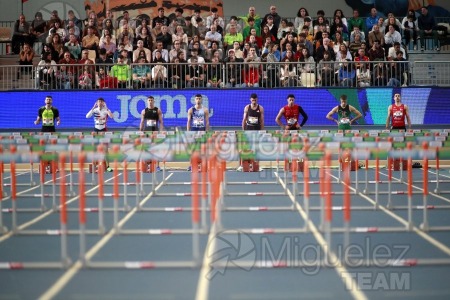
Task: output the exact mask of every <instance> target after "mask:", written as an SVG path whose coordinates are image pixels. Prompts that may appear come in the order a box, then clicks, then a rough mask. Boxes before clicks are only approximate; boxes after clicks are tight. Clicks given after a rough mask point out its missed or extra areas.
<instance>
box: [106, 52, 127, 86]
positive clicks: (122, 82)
mask: <svg viewBox="0 0 450 300" xmlns="http://www.w3.org/2000/svg"><path fill="white" fill-rule="evenodd" d="M110 76H111V77H115V78H116V79H117V87H118V88H121V89H125V88H127V86H128V83H129V82H130V80H131V68H130V66H129V65H127V64H125V63H124V57H123V56H122V55H119V56H118V57H117V63H116V64H115V65H114V66H113V67H112V68H111V71H110Z"/></svg>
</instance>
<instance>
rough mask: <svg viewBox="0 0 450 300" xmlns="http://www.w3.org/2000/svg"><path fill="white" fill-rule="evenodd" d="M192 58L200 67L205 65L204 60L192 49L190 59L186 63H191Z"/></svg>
mask: <svg viewBox="0 0 450 300" xmlns="http://www.w3.org/2000/svg"><path fill="white" fill-rule="evenodd" d="M194 58H195V60H196V61H197V62H198V64H199V65H201V66H203V64H204V63H205V58H204V57H202V56H200V55H198V51H197V49H192V50H191V57H189V59H188V63H191V62H192V60H193V59H194Z"/></svg>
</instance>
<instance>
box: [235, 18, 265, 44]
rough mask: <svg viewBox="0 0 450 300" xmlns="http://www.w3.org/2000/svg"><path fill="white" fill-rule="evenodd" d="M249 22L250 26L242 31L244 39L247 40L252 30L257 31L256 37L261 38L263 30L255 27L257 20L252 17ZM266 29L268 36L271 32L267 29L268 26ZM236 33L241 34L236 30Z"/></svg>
mask: <svg viewBox="0 0 450 300" xmlns="http://www.w3.org/2000/svg"><path fill="white" fill-rule="evenodd" d="M247 21H248V26H245V27H244V29H243V30H242V38H243V40H245V39H246V38H247V37H248V36H249V35H250V31H251V30H252V29H255V30H256V35H257V36H261V29H260V27H259V26H256V25H255V19H254V18H252V17H249V18H248V19H247ZM264 27H266V34H267V32H269V27H267V26H264ZM230 29H231V28H230ZM263 29H264V28H263ZM236 32H239V31H238V30H237V29H236ZM271 35H272V34H271Z"/></svg>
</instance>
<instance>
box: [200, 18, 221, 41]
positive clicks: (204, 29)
mask: <svg viewBox="0 0 450 300" xmlns="http://www.w3.org/2000/svg"><path fill="white" fill-rule="evenodd" d="M216 28H217V27H216ZM197 31H198V36H199V37H200V40H201V41H204V40H205V37H206V33H207V32H208V27H206V25H205V24H204V22H203V19H201V18H199V19H197Z"/></svg>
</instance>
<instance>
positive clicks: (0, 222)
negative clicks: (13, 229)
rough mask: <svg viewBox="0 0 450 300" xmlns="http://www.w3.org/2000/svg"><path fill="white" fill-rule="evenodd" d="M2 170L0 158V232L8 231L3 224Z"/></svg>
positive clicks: (1, 148)
mask: <svg viewBox="0 0 450 300" xmlns="http://www.w3.org/2000/svg"><path fill="white" fill-rule="evenodd" d="M2 155H3V146H2V145H0V156H2ZM3 172H4V164H3V159H0V233H1V234H3V233H6V232H8V228H7V227H6V226H4V225H3V197H4V196H5V195H4V193H3Z"/></svg>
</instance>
